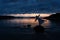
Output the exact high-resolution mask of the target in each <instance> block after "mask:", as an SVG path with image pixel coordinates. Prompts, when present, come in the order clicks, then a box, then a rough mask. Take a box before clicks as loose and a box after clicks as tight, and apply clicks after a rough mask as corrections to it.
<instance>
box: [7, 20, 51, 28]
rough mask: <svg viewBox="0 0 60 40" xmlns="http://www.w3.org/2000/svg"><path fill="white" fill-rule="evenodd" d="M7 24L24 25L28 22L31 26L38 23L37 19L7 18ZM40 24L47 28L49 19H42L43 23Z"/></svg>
mask: <svg viewBox="0 0 60 40" xmlns="http://www.w3.org/2000/svg"><path fill="white" fill-rule="evenodd" d="M7 22H8V24H9V25H10V26H22V27H23V26H24V25H25V26H26V25H28V24H30V25H31V27H34V26H36V25H38V21H35V19H12V20H7ZM41 25H42V26H44V27H45V28H49V27H50V25H51V23H50V21H49V20H46V19H44V23H43V24H41Z"/></svg>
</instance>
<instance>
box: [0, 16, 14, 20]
mask: <svg viewBox="0 0 60 40" xmlns="http://www.w3.org/2000/svg"><path fill="white" fill-rule="evenodd" d="M13 18H15V17H14V16H0V19H13Z"/></svg>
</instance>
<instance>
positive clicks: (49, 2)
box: [0, 0, 60, 14]
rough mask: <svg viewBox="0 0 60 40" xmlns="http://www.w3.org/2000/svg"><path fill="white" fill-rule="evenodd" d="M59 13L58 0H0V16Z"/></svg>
mask: <svg viewBox="0 0 60 40" xmlns="http://www.w3.org/2000/svg"><path fill="white" fill-rule="evenodd" d="M39 12H40V13H47V12H48V13H50V12H60V0H0V14H4V13H5V14H10V13H13V14H16V13H39Z"/></svg>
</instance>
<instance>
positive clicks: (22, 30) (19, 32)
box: [0, 19, 60, 40]
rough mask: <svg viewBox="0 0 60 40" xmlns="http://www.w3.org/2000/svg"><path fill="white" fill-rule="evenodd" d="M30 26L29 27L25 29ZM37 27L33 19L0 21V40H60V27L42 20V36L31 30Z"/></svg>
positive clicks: (57, 24)
mask: <svg viewBox="0 0 60 40" xmlns="http://www.w3.org/2000/svg"><path fill="white" fill-rule="evenodd" d="M28 24H30V25H31V27H30V28H29V27H27V25H28ZM36 25H38V21H36V22H35V19H10V20H0V39H2V40H5V39H6V40H58V39H60V25H59V23H55V22H52V21H50V20H46V19H44V23H43V24H41V25H42V26H43V27H44V28H45V32H44V34H38V35H37V34H35V31H34V30H33V28H34V27H35V26H36Z"/></svg>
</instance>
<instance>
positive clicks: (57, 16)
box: [44, 13, 60, 22]
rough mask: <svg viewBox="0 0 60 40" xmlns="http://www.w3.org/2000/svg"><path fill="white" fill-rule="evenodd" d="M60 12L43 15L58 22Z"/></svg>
mask: <svg viewBox="0 0 60 40" xmlns="http://www.w3.org/2000/svg"><path fill="white" fill-rule="evenodd" d="M59 17H60V13H56V14H52V15H50V16H49V17H45V18H44V19H48V20H51V21H54V22H60V18H59Z"/></svg>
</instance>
